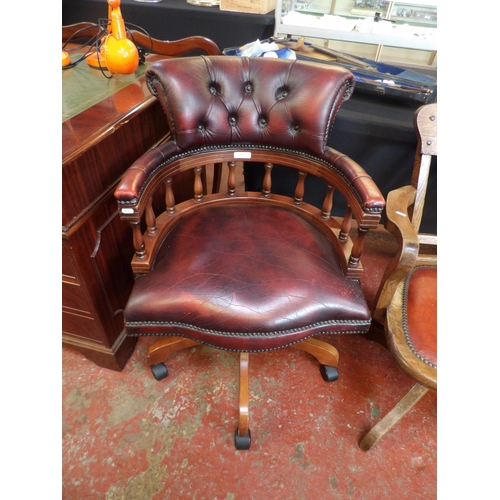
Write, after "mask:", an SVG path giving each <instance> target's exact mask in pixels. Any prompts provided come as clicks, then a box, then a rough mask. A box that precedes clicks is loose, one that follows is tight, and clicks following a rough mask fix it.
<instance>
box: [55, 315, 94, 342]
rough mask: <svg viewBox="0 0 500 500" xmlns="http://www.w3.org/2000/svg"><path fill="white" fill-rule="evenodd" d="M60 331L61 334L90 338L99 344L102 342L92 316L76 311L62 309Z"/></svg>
mask: <svg viewBox="0 0 500 500" xmlns="http://www.w3.org/2000/svg"><path fill="white" fill-rule="evenodd" d="M62 331H63V334H69V335H70V336H72V337H75V338H78V339H82V340H83V339H87V340H92V341H93V342H95V343H99V344H102V343H103V342H102V340H101V338H100V337H101V335H100V333H99V329H98V328H97V325H96V322H95V320H94V318H91V317H89V316H85V315H83V314H78V313H77V312H73V311H63V313H62Z"/></svg>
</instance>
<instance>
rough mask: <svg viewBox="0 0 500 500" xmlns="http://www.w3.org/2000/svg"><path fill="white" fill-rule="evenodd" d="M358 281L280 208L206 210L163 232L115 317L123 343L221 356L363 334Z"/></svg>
mask: <svg viewBox="0 0 500 500" xmlns="http://www.w3.org/2000/svg"><path fill="white" fill-rule="evenodd" d="M370 322H371V316H370V311H369V309H368V307H367V305H366V302H365V299H364V296H363V293H362V290H361V285H360V283H359V281H356V280H347V279H345V277H344V275H343V271H342V269H341V266H340V262H339V258H338V255H337V253H336V252H335V250H334V247H333V244H332V243H331V242H330V240H329V239H328V238H327V237H326V235H325V234H324V233H323V232H321V231H320V230H319V229H318V228H317V227H316V226H315V225H313V224H312V223H310V222H309V221H307V220H305V219H304V218H303V217H302V216H300V215H299V214H298V213H296V212H293V211H291V210H287V209H284V208H282V207H276V206H269V205H265V206H264V205H261V206H249V205H241V204H239V205H236V204H235V205H225V206H206V207H204V208H203V209H200V210H197V211H194V212H191V213H190V214H189V215H187V216H186V217H185V218H183V219H181V220H180V222H179V223H178V224H177V225H176V226H175V227H174V228H173V229H172V230H171V231H170V232H169V234H168V235H167V236H166V238H165V239H164V241H163V243H162V246H161V248H160V250H159V251H158V254H157V257H156V262H155V266H154V269H153V270H152V271H151V272H150V273H149V274H147V275H144V276H142V277H140V278H138V279H137V280H136V283H135V285H134V288H133V291H132V294H131V296H130V299H129V302H128V304H127V306H126V309H125V324H126V331H127V334H129V335H175V334H180V335H185V336H189V337H191V338H194V339H195V340H198V341H200V342H204V343H207V344H210V345H213V346H215V347H220V348H224V349H230V350H243V351H256V350H269V349H275V348H279V347H283V346H285V345H290V344H292V343H295V342H299V341H300V340H303V339H304V338H305V337H307V336H310V335H313V334H318V333H365V332H366V331H367V330H368V328H369V326H370Z"/></svg>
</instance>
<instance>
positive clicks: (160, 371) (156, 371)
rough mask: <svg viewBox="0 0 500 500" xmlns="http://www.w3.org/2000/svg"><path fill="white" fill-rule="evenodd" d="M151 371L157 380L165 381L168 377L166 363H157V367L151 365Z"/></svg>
mask: <svg viewBox="0 0 500 500" xmlns="http://www.w3.org/2000/svg"><path fill="white" fill-rule="evenodd" d="M151 371H152V372H153V376H154V378H155V379H156V380H163V379H164V378H167V376H168V369H167V366H166V365H165V363H157V364H156V365H151Z"/></svg>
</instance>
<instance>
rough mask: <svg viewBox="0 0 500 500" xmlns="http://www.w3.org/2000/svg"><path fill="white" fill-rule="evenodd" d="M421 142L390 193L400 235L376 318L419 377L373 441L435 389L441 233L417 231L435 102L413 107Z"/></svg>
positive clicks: (433, 144) (432, 149) (433, 149)
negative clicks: (408, 177)
mask: <svg viewBox="0 0 500 500" xmlns="http://www.w3.org/2000/svg"><path fill="white" fill-rule="evenodd" d="M414 125H415V130H416V133H417V136H418V146H417V152H416V155H415V164H414V169H413V175H412V181H411V185H409V186H405V187H402V188H399V189H396V190H394V191H392V192H390V193H389V194H388V196H387V206H386V216H387V219H386V223H385V227H386V229H388V230H389V231H390V232H391V233H392V234H393V235H394V236H395V237H396V239H397V241H398V252H397V254H396V255H395V257H394V260H393V261H392V262H391V263H390V264H389V266H388V267H387V269H386V271H385V274H384V277H383V279H382V282H381V286H380V289H379V292H378V299H377V305H376V308H375V311H374V314H373V316H374V319H375V320H377V321H378V322H380V323H382V324H384V325H385V334H386V340H387V345H388V347H389V348H390V350H391V352H392V354H393V355H394V359H395V360H396V363H397V364H398V366H399V367H400V368H401V369H402V370H403V372H404V373H406V374H407V375H408V376H410V377H411V378H413V379H414V380H415V382H416V383H415V385H414V386H413V387H412V388H411V390H410V391H409V392H408V394H407V395H406V396H404V397H403V398H402V399H401V401H400V402H399V403H398V404H397V405H396V406H395V407H394V408H393V409H392V410H391V411H390V412H389V413H388V414H387V415H386V416H385V417H384V418H383V419H382V420H380V421H379V422H378V423H377V424H376V425H375V427H373V429H371V430H370V431H369V432H368V434H367V435H366V436H365V437H364V438H363V439H362V441H361V443H360V447H361V448H362V449H363V450H365V451H367V450H369V449H370V448H371V447H372V446H374V445H375V444H376V443H377V442H378V441H379V440H380V439H381V438H382V437H383V436H384V435H385V434H386V433H387V432H388V431H389V430H390V429H391V428H392V427H393V426H394V425H395V424H396V423H397V422H398V421H399V420H400V419H401V418H402V417H403V416H404V415H406V413H408V411H410V410H411V408H413V406H414V405H415V404H416V403H417V402H418V401H419V400H420V399H421V398H422V397H423V396H424V395H425V394H426V393H427V392H428V391H429V390H437V236H436V235H428V234H419V228H420V222H421V220H422V213H423V209H424V204H425V194H426V189H427V181H428V179H429V171H430V167H431V159H432V157H433V156H435V157H437V104H427V105H425V106H422V107H420V108H419V109H418V110H417V111H416V112H415V118H414Z"/></svg>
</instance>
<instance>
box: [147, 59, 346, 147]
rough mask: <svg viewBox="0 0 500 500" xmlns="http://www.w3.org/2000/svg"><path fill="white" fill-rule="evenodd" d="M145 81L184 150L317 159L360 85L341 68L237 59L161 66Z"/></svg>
mask: <svg viewBox="0 0 500 500" xmlns="http://www.w3.org/2000/svg"><path fill="white" fill-rule="evenodd" d="M146 79H147V83H148V86H149V88H150V90H151V92H152V93H153V94H155V95H156V96H157V97H158V99H159V100H160V102H161V103H162V105H163V107H164V109H165V112H166V114H167V119H168V123H169V127H170V132H171V135H172V140H173V141H174V142H175V143H176V144H177V145H178V147H179V148H180V149H182V150H186V149H196V148H199V147H203V146H208V145H212V144H238V143H254V144H267V145H269V146H276V147H282V148H286V149H295V150H301V151H305V152H309V153H311V154H322V153H323V151H324V150H325V148H326V144H327V140H328V134H329V132H330V129H331V126H332V125H333V121H334V119H335V115H336V114H337V112H338V109H339V107H340V105H341V103H342V101H343V100H345V99H347V98H348V97H349V96H350V95H351V93H352V90H353V88H354V84H355V80H354V76H353V75H352V73H351V72H350V71H348V70H346V69H344V68H341V67H331V66H328V65H322V64H319V63H309V62H303V61H297V60H295V61H290V60H283V59H268V58H249V57H236V56H234V57H230V56H212V57H207V56H199V57H196V58H189V60H187V59H170V60H165V61H159V62H157V63H155V64H153V65H151V66H150V67H149V68H148V70H147V73H146Z"/></svg>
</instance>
